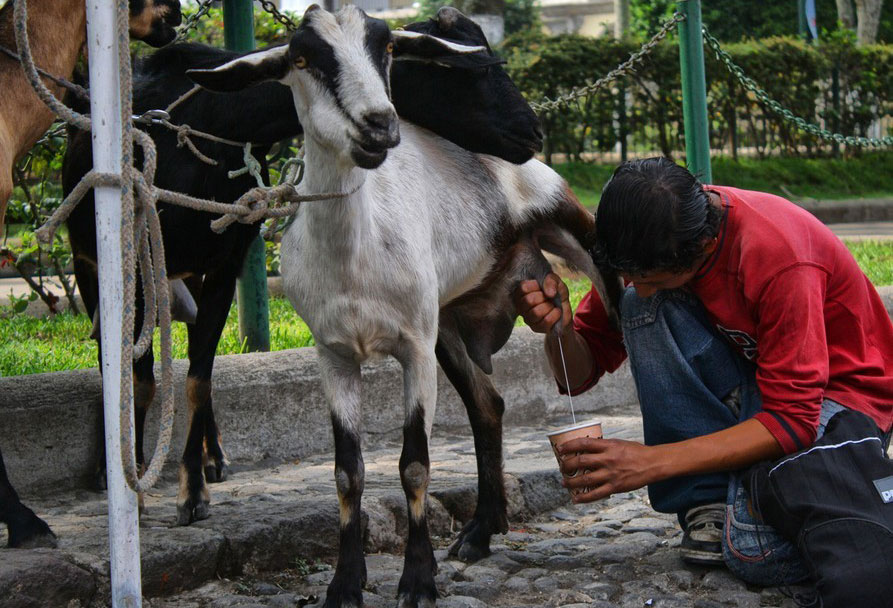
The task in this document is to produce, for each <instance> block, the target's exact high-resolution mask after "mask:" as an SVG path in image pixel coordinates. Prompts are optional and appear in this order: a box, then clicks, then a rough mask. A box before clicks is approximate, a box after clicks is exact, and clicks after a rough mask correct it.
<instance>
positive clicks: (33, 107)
mask: <svg viewBox="0 0 893 608" xmlns="http://www.w3.org/2000/svg"><path fill="white" fill-rule="evenodd" d="M13 8H14V7H13V0H8V2H6V4H5V5H3V8H0V45H2V46H4V47H6V48H8V49H10V50H14V51H16V52H17V48H16V43H15V32H14V29H13V27H14V26H13ZM28 9H29V10H28V36H29V39H30V41H31V52H32V54H33V56H34V63H35V64H36V65H37V66H38V67H40V68H41V69H43V70H45V71H46V72H48V73H49V74H53V75H54V76H59V77H61V78H70V77H71V73H72V71H73V70H74V66H75V63H76V62H77V59H78V55H79V54H80V52H81V48H82V47H83V46H84V43H85V42H86V40H87V14H86V9H85V2H84V0H31V1H30V2H29V3H28ZM179 23H180V2H179V0H130V33H131V36H133V37H134V38H136V39H139V40H143V41H145V42H147V43H149V44H151V45H152V46H162V45H164V44H167V43H168V42H171V41H172V40H173V39H174V38H175V36H176V32H175V30H174V27H175V26H176V25H179ZM46 84H47V86H48V87H49V89H50V90H51V91H52V92H53V94H54V95H56V96H61V95H62V93H63V91H62V87H60V86H59V85H56V84H54V83H52V82H46ZM0 91H3V93H2V95H0V229H2V228H3V221H4V216H5V214H6V204H7V202H8V201H9V197H10V196H11V195H12V168H13V166H14V165H15V163H16V161H18V160H19V159H20V158H21V157H22V156H23V155H24V154H25V153H26V152H27V151H28V150H29V149H31V147H32V146H33V145H34V144H35V143H36V142H37V140H38V139H40V137H41V136H42V135H43V134H44V132H46V130H47V129H48V128H49V127H50V125H51V124H52V123H53V113H52V112H51V111H50V110H49V109H48V108H47V107H46V106H45V105H44V104H43V102H42V101H41V100H40V98H38V97H37V94H36V93H35V92H34V90H33V89H32V88H31V85H30V84H29V83H28V81H27V80H26V78H25V74H24V72H23V71H22V67H21V66H20V65H19V63H18V62H17V61H16V60H14V59H12V58H10V57H7V56H6V55H0Z"/></svg>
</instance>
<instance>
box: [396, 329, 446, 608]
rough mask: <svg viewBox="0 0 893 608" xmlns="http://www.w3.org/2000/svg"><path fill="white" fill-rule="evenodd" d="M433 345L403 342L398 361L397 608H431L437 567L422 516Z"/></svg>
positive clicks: (431, 342) (427, 465) (431, 403)
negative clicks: (400, 514)
mask: <svg viewBox="0 0 893 608" xmlns="http://www.w3.org/2000/svg"><path fill="white" fill-rule="evenodd" d="M433 347H434V340H433V338H432V339H431V340H421V339H412V338H409V339H405V340H404V341H403V344H402V348H401V349H400V352H399V353H398V354H397V358H398V359H399V360H400V363H401V364H402V365H403V390H404V403H405V408H406V418H405V419H404V422H403V452H402V454H401V455H400V481H401V483H402V485H403V492H404V493H405V494H406V507H407V513H408V516H409V517H408V520H409V538H408V539H407V541H406V555H405V559H404V562H403V576H401V577H400V585H399V586H398V588H397V600H398V601H397V606H398V608H422V607H430V606H434V605H435V603H436V601H437V587H436V585H435V584H434V575H435V574H436V573H437V562H436V561H435V559H434V549H433V547H432V546H431V537H430V536H429V534H428V518H427V514H426V506H427V496H428V482H429V480H430V472H431V461H430V458H429V456H428V439H429V437H430V436H431V427H432V426H433V424H434V408H435V403H436V400H437V363H436V358H435V356H434V352H433V351H434V348H433Z"/></svg>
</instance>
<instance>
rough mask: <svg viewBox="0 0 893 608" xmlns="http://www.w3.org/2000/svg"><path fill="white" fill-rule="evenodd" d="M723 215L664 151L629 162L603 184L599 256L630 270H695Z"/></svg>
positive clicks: (598, 223)
mask: <svg viewBox="0 0 893 608" xmlns="http://www.w3.org/2000/svg"><path fill="white" fill-rule="evenodd" d="M721 219H722V211H721V210H719V209H717V208H716V207H715V206H713V205H712V204H710V198H709V197H708V196H707V192H706V191H705V190H704V187H703V186H702V185H701V183H700V182H699V181H698V180H697V179H696V178H695V176H694V175H692V174H691V173H689V171H688V170H686V169H685V168H684V167H680V166H679V165H677V164H676V163H674V162H673V161H671V160H669V159H667V158H664V157H655V158H645V159H641V160H633V161H629V162H625V163H623V164H622V165H620V166H619V167H617V169H616V170H615V171H614V175H612V176H611V179H610V180H609V181H608V183H607V184H605V187H604V188H603V189H602V197H601V202H600V203H599V205H598V210H597V211H596V214H595V229H596V243H595V246H594V248H593V252H592V254H593V258H594V259H595V261H596V263H597V264H600V265H603V266H607V267H609V268H613V269H614V270H617V271H620V272H624V273H628V274H637V275H641V274H646V273H649V272H655V271H657V272H682V271H685V270H689V269H690V268H692V266H694V264H695V262H696V261H697V260H698V257H699V256H700V255H701V254H702V253H703V250H704V244H705V242H706V241H708V240H709V239H711V238H713V237H714V236H716V235H717V233H718V231H719V224H720V220H721Z"/></svg>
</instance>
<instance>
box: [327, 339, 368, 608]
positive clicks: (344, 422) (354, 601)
mask: <svg viewBox="0 0 893 608" xmlns="http://www.w3.org/2000/svg"><path fill="white" fill-rule="evenodd" d="M316 352H317V354H318V356H319V369H320V380H321V382H322V386H323V390H324V391H325V395H326V399H327V400H328V402H329V410H330V413H331V416H332V431H333V432H334V435H335V486H336V487H337V489H338V504H339V512H340V524H341V528H340V534H339V544H338V564H337V565H336V566H335V576H334V577H333V578H332V582H331V583H329V588H328V590H327V591H326V601H325V604H324V606H325V608H361V607H362V606H363V585H365V584H366V560H365V558H364V556H363V531H362V527H361V519H360V502H361V499H362V497H363V487H364V484H365V477H366V469H365V466H364V464H363V453H362V451H361V447H360V427H361V424H360V422H361V411H360V366H359V365H358V364H357V363H356V362H355V361H354V360H352V359H347V358H344V357H339V356H338V355H336V354H335V353H333V352H332V351H331V350H329V349H327V348H326V347H324V346H317V349H316Z"/></svg>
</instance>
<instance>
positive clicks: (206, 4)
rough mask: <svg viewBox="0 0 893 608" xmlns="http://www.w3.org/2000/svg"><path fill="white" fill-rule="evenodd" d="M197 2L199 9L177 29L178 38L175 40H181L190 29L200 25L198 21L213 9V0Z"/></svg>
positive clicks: (199, 0) (198, 0)
mask: <svg viewBox="0 0 893 608" xmlns="http://www.w3.org/2000/svg"><path fill="white" fill-rule="evenodd" d="M196 3H197V4H198V10H196V11H195V12H194V13H192V14H191V15H189V17H187V18H186V20H185V21H184V22H183V25H181V26H180V29H179V30H178V31H177V38H176V39H175V40H174V42H181V41H182V40H183V39H184V38H185V37H186V34H187V33H189V30H191V29H193V28H194V27H195V26H197V25H198V22H199V21H201V19H202V17H204V16H205V15H207V14H208V11H210V10H211V8H212V7H211V4H212V3H213V0H196Z"/></svg>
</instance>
